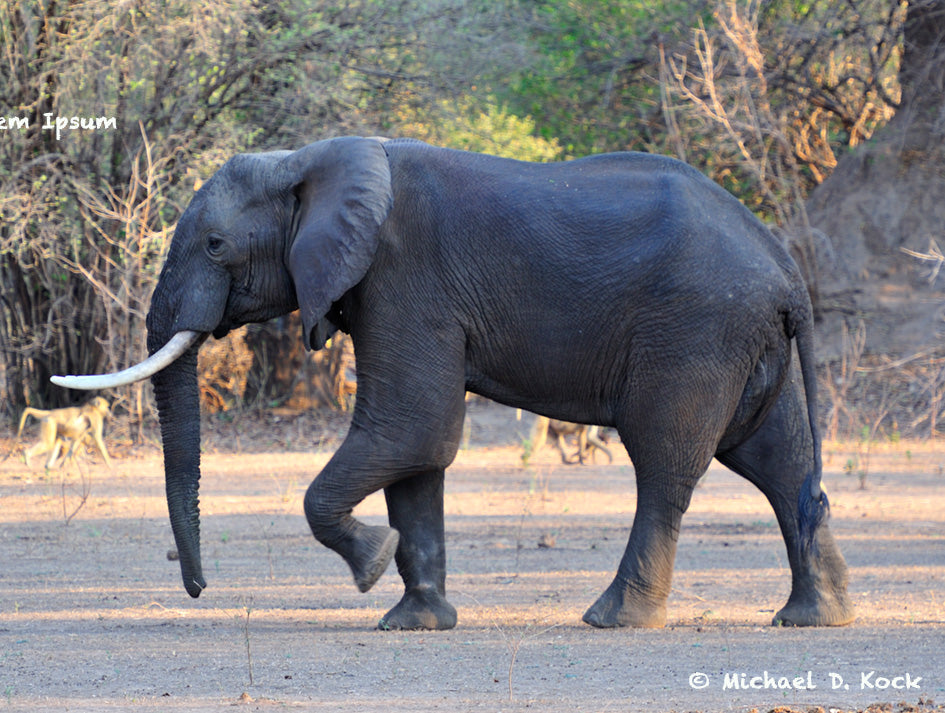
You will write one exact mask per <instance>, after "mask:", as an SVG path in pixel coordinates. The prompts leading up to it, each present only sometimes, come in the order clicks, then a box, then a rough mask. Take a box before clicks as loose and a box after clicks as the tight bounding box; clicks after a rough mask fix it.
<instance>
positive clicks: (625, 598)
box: [584, 581, 666, 629]
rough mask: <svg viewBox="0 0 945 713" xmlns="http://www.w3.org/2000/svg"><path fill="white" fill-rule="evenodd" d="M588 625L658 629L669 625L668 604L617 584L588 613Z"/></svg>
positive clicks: (585, 614)
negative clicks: (655, 600)
mask: <svg viewBox="0 0 945 713" xmlns="http://www.w3.org/2000/svg"><path fill="white" fill-rule="evenodd" d="M584 622H585V623H586V624H590V625H591V626H596V627H597V628H599V629H611V628H614V627H617V626H639V627H646V628H650V629H658V628H659V627H661V626H663V625H664V624H665V623H666V604H665V603H658V604H657V603H654V602H653V601H652V600H651V599H649V598H647V597H645V596H643V595H642V594H640V593H639V592H635V591H634V590H633V589H631V588H629V587H624V586H622V585H620V584H618V583H617V582H616V581H614V582H613V583H611V585H610V586H609V587H607V589H606V590H605V591H604V593H603V594H601V595H600V598H598V600H597V601H596V602H594V604H593V605H592V606H591V608H590V609H588V610H587V611H586V612H585V613H584Z"/></svg>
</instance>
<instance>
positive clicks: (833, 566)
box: [717, 382, 855, 626]
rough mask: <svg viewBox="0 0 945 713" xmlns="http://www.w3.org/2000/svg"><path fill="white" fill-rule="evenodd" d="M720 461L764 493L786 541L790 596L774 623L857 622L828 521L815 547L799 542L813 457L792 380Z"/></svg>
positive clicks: (819, 529)
mask: <svg viewBox="0 0 945 713" xmlns="http://www.w3.org/2000/svg"><path fill="white" fill-rule="evenodd" d="M717 457H718V459H719V461H720V462H721V463H723V464H724V465H726V466H727V467H729V468H731V469H732V470H733V471H735V472H736V473H738V474H739V475H742V476H743V477H745V478H747V479H748V480H749V481H751V482H752V483H754V484H755V485H756V486H757V487H758V488H759V489H760V490H761V491H762V492H763V493H764V494H765V497H767V499H768V502H770V503H771V506H772V508H773V509H774V512H775V515H776V516H777V519H778V525H779V526H780V528H781V534H782V535H783V537H784V543H785V545H786V547H787V553H788V560H789V562H790V564H791V595H790V597H789V598H788V602H787V604H786V605H785V606H784V607H783V608H782V609H781V610H780V611H779V612H778V613H777V614H775V616H774V620H773V621H772V623H773V624H774V625H776V626H842V625H844V624H849V623H850V622H851V621H853V618H854V616H855V614H854V608H853V604H852V602H851V601H850V597H849V595H848V594H847V566H846V562H844V559H843V555H842V554H841V553H840V549H839V547H837V544H836V542H835V541H834V538H833V535H832V534H831V532H830V529H829V527H828V524H827V522H826V521H825V522H823V523H821V524H820V525H819V526H818V527H817V529H816V530H815V532H814V547H810V548H806V547H801V543H800V537H799V530H800V522H799V518H800V512H799V506H798V496H799V494H800V492H801V488H802V486H803V484H804V480H805V478H806V477H807V474H808V473H809V472H810V471H811V469H812V468H813V453H812V446H811V437H810V429H809V427H808V425H807V413H806V410H805V408H804V402H803V398H802V396H801V394H800V393H799V390H798V387H797V386H796V385H794V384H792V383H791V382H787V383H786V384H785V386H784V389H783V390H782V392H781V395H780V396H779V397H778V401H777V402H776V403H775V405H774V407H773V408H772V410H771V412H770V413H769V414H768V415H767V417H766V418H765V421H764V423H763V424H762V425H761V427H760V428H759V429H758V430H757V431H755V433H753V434H752V435H751V436H750V437H749V438H748V439H747V440H746V441H744V442H743V443H741V444H740V445H738V446H736V447H734V448H731V449H729V450H727V451H725V452H724V453H719V454H718V456H717Z"/></svg>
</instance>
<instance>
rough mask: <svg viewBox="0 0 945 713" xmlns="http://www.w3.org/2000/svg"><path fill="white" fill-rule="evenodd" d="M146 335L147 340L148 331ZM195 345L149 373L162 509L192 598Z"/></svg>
mask: <svg viewBox="0 0 945 713" xmlns="http://www.w3.org/2000/svg"><path fill="white" fill-rule="evenodd" d="M148 336H149V342H150V341H151V338H152V335H151V334H149V335H148ZM157 346H160V344H158V345H157ZM198 349H199V344H195V345H194V346H192V347H190V348H189V349H188V350H187V351H186V352H184V354H183V355H182V356H181V357H180V358H178V359H177V360H176V361H175V362H174V363H172V364H170V365H169V366H168V367H166V368H165V369H164V370H163V371H159V372H158V373H156V374H154V375H153V376H152V377H151V383H152V384H153V385H154V397H155V401H156V402H157V408H158V416H159V418H160V421H161V439H162V442H163V448H164V476H165V487H166V491H167V509H168V512H169V513H170V518H171V528H172V530H173V531H174V540H175V541H176V543H177V551H178V553H179V555H180V570H181V576H182V577H183V580H184V588H185V589H186V590H187V593H188V594H189V595H190V596H192V597H198V596H200V592H201V591H203V589H204V588H205V587H206V586H207V583H206V580H204V578H203V570H202V567H201V564H200V509H199V504H198V499H197V492H198V489H199V486H200V391H199V388H198V386H197V351H198ZM152 351H153V349H152Z"/></svg>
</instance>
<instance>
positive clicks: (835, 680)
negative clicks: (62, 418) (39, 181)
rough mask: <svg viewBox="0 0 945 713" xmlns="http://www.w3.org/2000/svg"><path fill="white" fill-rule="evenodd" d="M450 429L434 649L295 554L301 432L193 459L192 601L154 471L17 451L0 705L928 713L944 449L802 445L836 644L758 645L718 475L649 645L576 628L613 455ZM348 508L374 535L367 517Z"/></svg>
mask: <svg viewBox="0 0 945 713" xmlns="http://www.w3.org/2000/svg"><path fill="white" fill-rule="evenodd" d="M468 421H469V429H468V434H467V435H468V441H467V443H466V444H465V446H464V448H463V449H462V450H461V452H460V454H459V456H458V458H457V460H456V463H455V464H454V466H453V467H452V469H451V471H450V472H449V473H448V476H447V494H446V510H447V521H446V529H447V546H448V551H449V564H448V567H449V575H448V588H449V592H450V597H451V599H452V601H453V603H454V604H455V605H456V607H457V608H458V610H459V625H458V626H457V628H456V629H454V630H452V631H448V632H406V633H405V632H382V631H377V630H375V628H374V627H375V624H376V622H377V621H378V619H379V618H380V617H381V615H382V614H383V613H384V612H385V611H386V610H387V608H389V607H390V606H392V605H393V604H394V603H396V601H397V599H398V598H399V594H400V585H399V579H398V578H397V576H396V572H395V570H394V568H393V567H392V568H391V570H389V571H388V572H387V574H386V575H385V576H384V577H383V578H382V579H381V581H380V583H379V584H378V585H377V586H376V587H375V588H374V589H373V590H372V591H371V592H369V593H368V594H358V593H357V591H356V590H355V588H354V585H353V584H352V582H351V578H350V574H349V573H348V572H347V571H346V567H345V565H344V564H343V563H342V561H341V560H340V559H339V558H338V557H337V556H336V555H335V554H333V553H332V552H330V551H328V550H327V549H325V548H323V547H321V546H320V545H318V544H317V543H316V542H315V541H314V539H313V538H312V536H311V535H310V534H309V532H308V530H307V526H306V523H305V520H304V517H303V515H302V503H301V499H302V496H303V493H304V491H305V488H306V486H307V485H308V483H309V481H310V479H311V478H312V477H313V476H314V475H315V474H316V473H317V472H318V470H319V468H320V467H321V466H322V465H323V464H324V463H325V462H326V460H327V459H328V457H329V455H330V453H331V451H332V450H333V448H334V446H335V445H336V444H337V433H334V432H331V431H329V432H320V431H319V432H316V430H315V429H314V428H312V427H311V422H309V421H305V420H293V419H292V418H288V417H284V418H282V419H280V420H279V421H278V422H277V421H276V420H275V419H270V421H269V422H268V425H267V426H266V427H265V428H259V426H258V424H249V423H244V422H240V421H237V422H235V423H231V424H222V425H218V427H217V428H216V429H215V432H216V433H219V434H228V436H226V437H225V438H223V437H221V438H216V439H215V438H210V439H208V441H207V446H206V450H207V452H206V454H205V455H204V461H203V462H204V475H203V479H202V484H201V509H202V525H203V527H202V540H203V559H204V570H205V573H206V576H207V580H208V582H209V588H208V589H207V590H206V592H205V593H204V594H203V595H202V596H201V597H200V599H197V600H193V599H190V598H189V597H188V596H187V595H186V594H185V592H184V591H183V588H182V586H181V583H180V574H179V569H178V564H177V562H173V561H169V560H168V556H167V554H168V550H169V549H172V547H173V541H172V537H171V532H170V525H169V523H168V520H167V510H166V505H165V503H164V486H163V475H162V470H161V468H162V465H161V457H160V454H159V453H158V452H157V451H156V450H154V449H148V448H145V449H138V450H137V451H132V450H131V449H130V448H129V447H127V446H122V444H121V443H117V444H115V445H113V446H112V449H113V455H114V456H115V467H114V469H113V470H112V471H109V470H107V469H106V468H105V467H104V465H103V464H102V463H101V462H100V461H98V460H97V459H95V458H94V457H93V456H91V455H90V456H88V457H86V459H85V460H84V461H82V462H81V463H80V464H79V465H75V466H73V467H71V468H69V469H68V470H67V471H66V472H65V473H61V472H52V473H49V474H46V473H44V472H43V470H42V469H41V467H35V469H34V470H33V471H32V472H30V471H28V470H27V469H26V468H25V467H24V465H23V463H22V459H21V457H20V456H19V452H18V451H17V452H15V453H14V455H13V456H12V457H9V458H7V459H6V460H5V461H3V462H0V521H2V526H0V709H3V708H6V709H9V710H24V711H25V710H29V711H45V710H49V711H53V710H55V711H60V710H70V711H109V710H123V711H124V710H154V709H161V710H170V711H197V710H200V711H234V710H236V711H239V710H261V711H269V710H273V711H275V710H306V711H307V710H313V711H334V710H341V709H342V708H344V709H346V710H357V711H359V712H373V711H378V712H380V711H385V712H386V711H428V710H430V711H460V712H463V711H523V710H526V709H527V710H536V711H602V712H610V711H612V712H614V713H617V712H621V713H623V712H630V711H690V710H698V711H746V712H747V711H751V710H752V709H758V710H759V711H768V710H772V709H780V710H786V709H788V708H789V709H791V710H803V711H806V710H809V709H811V708H812V707H816V706H820V707H822V708H823V710H826V711H831V710H844V711H846V710H861V709H865V708H867V706H870V705H871V704H876V703H880V702H888V703H890V704H892V705H891V706H887V707H886V708H885V710H896V711H899V710H922V711H932V710H936V711H941V710H945V708H942V707H940V704H941V703H945V475H943V466H945V446H943V445H940V444H935V443H924V444H919V443H904V442H902V443H895V444H875V445H873V447H872V448H871V449H870V452H869V454H868V455H867V453H866V452H865V448H863V447H860V448H859V449H858V448H857V447H856V446H855V445H850V446H847V445H837V444H828V445H827V446H826V448H825V452H824V456H825V463H826V474H825V482H826V484H827V487H828V489H829V491H830V493H831V497H832V501H833V521H832V527H833V529H834V532H835V533H836V535H837V536H838V539H839V541H840V544H841V547H842V549H843V552H844V554H845V556H846V558H847V562H848V563H849V565H850V577H851V581H850V591H851V593H852V596H853V598H854V600H855V601H856V604H857V607H858V615H859V618H858V620H857V621H856V623H854V624H853V625H852V626H849V627H845V628H841V629H814V630H791V629H777V628H773V627H771V626H769V625H768V622H769V621H770V619H771V617H772V614H773V613H774V611H775V610H776V609H777V608H778V607H780V606H781V605H782V604H783V603H784V602H785V600H786V598H787V595H788V591H789V587H790V571H789V569H788V566H787V561H786V557H785V553H784V549H783V545H782V541H781V537H780V534H779V532H778V528H777V526H776V524H775V520H774V516H773V514H772V512H771V510H770V508H769V506H768V505H767V503H766V502H765V500H764V499H763V497H762V496H761V495H760V493H759V492H758V491H757V490H755V489H754V488H753V487H752V486H751V485H749V484H748V483H747V482H745V481H743V480H741V479H739V478H738V477H736V476H733V475H732V474H730V473H728V472H727V471H725V470H724V469H723V468H721V467H720V466H717V465H716V466H713V468H712V469H711V470H710V472H709V473H708V475H707V477H706V478H705V480H704V483H703V484H702V485H701V486H700V488H699V489H698V490H697V491H696V494H695V497H694V499H693V503H692V506H691V508H690V510H689V512H688V514H687V516H686V518H685V520H684V526H683V531H682V535H681V538H680V545H679V554H678V558H677V561H676V570H675V579H674V585H673V591H672V595H671V597H670V601H669V623H668V625H667V627H666V628H664V629H661V630H616V631H598V630H594V629H591V628H589V627H587V626H585V625H584V624H582V623H581V615H582V613H583V612H584V609H585V608H586V607H587V606H588V605H589V604H590V603H591V602H593V600H594V599H595V598H596V596H597V595H598V594H599V593H600V592H601V591H602V590H603V589H604V587H606V586H607V584H608V583H609V582H610V579H611V577H612V576H613V572H614V569H615V567H616V564H617V561H618V559H619V557H620V554H621V552H622V550H623V547H624V544H625V541H626V536H627V533H628V530H629V527H630V524H631V521H632V518H633V512H634V506H635V497H634V486H633V472H632V468H631V466H630V464H629V462H628V460H627V458H626V454H625V453H624V452H622V450H621V449H619V446H618V447H617V448H615V449H614V450H615V452H618V451H619V455H618V457H617V459H616V461H615V463H614V464H613V465H600V464H598V465H588V466H563V465H561V464H560V461H559V459H558V456H557V454H556V452H555V451H553V450H552V449H551V448H546V449H544V450H542V451H541V452H539V453H537V454H535V455H534V456H533V457H532V458H531V459H530V461H529V463H528V464H527V465H525V464H523V463H522V460H521V457H520V456H521V453H522V449H521V447H520V446H519V445H518V444H519V442H520V439H521V438H522V437H524V436H525V435H527V431H528V420H527V418H526V419H523V420H521V421H519V420H516V417H515V412H514V411H512V410H510V409H500V408H498V407H494V406H491V407H490V406H486V405H483V404H472V405H471V406H470V415H469V419H468ZM251 425H252V428H251ZM316 443H317V444H320V445H318V447H314V446H313V445H312V444H316ZM11 445H12V443H11V442H10V441H9V440H3V441H0V457H2V455H4V454H6V453H7V452H8V451H9V449H10V448H11ZM858 451H859V452H858ZM864 470H865V471H866V472H867V475H866V486H867V487H866V489H860V488H859V480H858V478H857V476H856V474H855V471H864ZM83 498H85V500H84V502H83ZM80 506H81V507H80ZM76 508H78V510H77V512H75V514H74V515H73V516H72V517H71V519H69V521H68V522H66V520H67V518H68V517H69V516H70V515H72V513H73V510H75V509H76ZM359 511H360V516H361V517H362V518H364V519H365V520H366V521H375V522H382V521H384V519H385V509H384V503H383V499H382V498H381V497H379V496H372V497H371V498H369V499H368V500H367V501H365V503H363V504H362V506H361V507H360V510H359ZM543 538H544V539H543ZM550 539H553V546H550V547H548V546H545V547H539V546H538V543H539V541H540V540H543V542H544V544H546V545H547V544H552V543H551V541H550ZM765 676H767V679H766V678H765ZM755 677H760V678H757V679H755ZM753 679H754V681H753ZM733 681H737V682H738V683H739V687H732V686H731V684H732V682H733ZM726 682H727V683H728V684H729V685H726ZM753 682H754V683H755V684H756V685H764V684H765V683H768V685H769V686H771V685H774V686H778V685H781V686H787V685H789V686H790V687H782V688H777V687H775V688H771V687H769V688H761V689H752V688H750V687H749V688H743V687H741V686H742V684H747V685H748V686H750V685H751V684H752V683H753ZM802 686H804V687H807V688H802ZM808 686H809V687H808ZM902 686H908V688H901V687H902ZM934 701H939V703H938V704H936V703H935V702H934ZM874 710H879V709H878V708H877V709H874Z"/></svg>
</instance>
